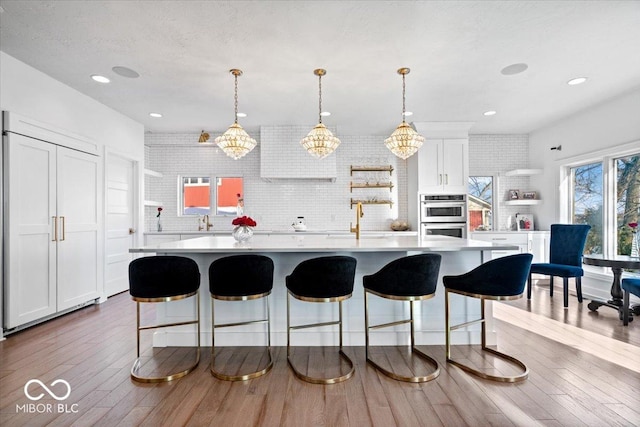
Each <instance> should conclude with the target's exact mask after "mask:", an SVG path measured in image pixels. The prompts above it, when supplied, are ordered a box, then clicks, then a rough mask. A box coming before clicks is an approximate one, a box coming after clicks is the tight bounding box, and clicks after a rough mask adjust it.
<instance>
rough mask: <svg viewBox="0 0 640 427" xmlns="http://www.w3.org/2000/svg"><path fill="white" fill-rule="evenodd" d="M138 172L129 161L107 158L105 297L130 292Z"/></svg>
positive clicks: (112, 156) (111, 155) (110, 156)
mask: <svg viewBox="0 0 640 427" xmlns="http://www.w3.org/2000/svg"><path fill="white" fill-rule="evenodd" d="M134 170H135V164H134V162H133V161H131V160H129V159H125V158H123V157H120V156H117V155H114V154H109V155H108V157H107V217H106V221H105V223H106V236H107V239H106V253H105V258H106V262H105V283H104V289H105V296H107V297H110V296H112V295H115V294H117V293H120V292H123V291H126V290H128V289H129V263H130V262H131V259H132V258H133V257H132V254H130V253H129V248H131V247H132V246H133V243H134V236H135V234H134V233H135V220H134V214H135V212H134V204H133V199H134V179H133V176H134Z"/></svg>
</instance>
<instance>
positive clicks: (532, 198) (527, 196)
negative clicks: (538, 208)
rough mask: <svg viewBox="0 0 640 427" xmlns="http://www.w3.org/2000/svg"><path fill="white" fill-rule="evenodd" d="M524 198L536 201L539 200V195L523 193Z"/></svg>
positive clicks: (532, 192) (529, 192)
mask: <svg viewBox="0 0 640 427" xmlns="http://www.w3.org/2000/svg"><path fill="white" fill-rule="evenodd" d="M522 198H523V199H524V200H535V199H537V198H538V193H536V192H535V191H523V192H522Z"/></svg>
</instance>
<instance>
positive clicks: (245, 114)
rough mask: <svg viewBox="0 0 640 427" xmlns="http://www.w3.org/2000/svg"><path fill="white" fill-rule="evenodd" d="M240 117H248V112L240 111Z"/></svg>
mask: <svg viewBox="0 0 640 427" xmlns="http://www.w3.org/2000/svg"><path fill="white" fill-rule="evenodd" d="M238 117H247V113H238Z"/></svg>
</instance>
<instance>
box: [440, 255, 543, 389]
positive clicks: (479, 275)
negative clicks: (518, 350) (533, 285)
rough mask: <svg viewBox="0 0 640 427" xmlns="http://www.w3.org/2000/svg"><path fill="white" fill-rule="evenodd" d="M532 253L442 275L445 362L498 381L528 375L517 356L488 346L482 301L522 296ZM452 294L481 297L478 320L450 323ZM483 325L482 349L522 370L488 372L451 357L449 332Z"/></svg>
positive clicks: (520, 378)
mask: <svg viewBox="0 0 640 427" xmlns="http://www.w3.org/2000/svg"><path fill="white" fill-rule="evenodd" d="M532 259H533V255H531V254H517V255H511V256H506V257H503V258H498V259H494V260H492V261H488V262H486V263H484V264H482V265H480V266H479V267H476V268H474V269H473V270H471V271H469V272H468V273H465V274H461V275H459V276H444V277H443V278H442V281H443V283H444V299H445V328H446V352H447V362H449V363H451V364H453V365H455V366H457V367H459V368H461V369H463V370H464V371H467V372H469V373H471V374H473V375H476V376H478V377H480V378H484V379H487V380H493V381H500V382H509V383H513V382H518V381H524V380H525V379H527V377H528V376H529V369H528V368H527V366H526V365H525V364H524V363H522V362H521V361H519V360H518V359H516V358H514V357H512V356H509V355H507V354H504V353H500V352H499V351H497V350H494V349H492V348H489V347H487V333H486V322H485V301H486V300H496V301H499V300H501V301H506V300H514V299H518V298H521V297H522V293H523V292H524V287H525V285H526V283H527V277H528V275H529V268H530V267H531V260H532ZM450 293H455V294H459V295H463V296H466V297H471V298H478V299H480V313H481V314H480V319H477V320H472V321H469V322H465V323H461V324H459V325H453V326H452V325H451V319H450V315H451V311H450V307H449V303H450V301H449V294H450ZM476 323H481V324H482V338H481V339H482V350H484V351H486V352H488V353H491V354H493V355H495V356H497V357H499V358H501V359H504V360H507V361H509V362H511V363H513V364H514V365H517V366H518V367H520V368H521V369H522V373H520V374H519V375H513V376H496V375H489V374H486V373H484V372H481V371H478V370H476V369H473V368H470V367H469V366H466V365H464V364H462V363H460V362H458V361H456V360H453V359H452V358H451V331H452V330H455V329H459V328H464V327H466V326H470V325H474V324H476Z"/></svg>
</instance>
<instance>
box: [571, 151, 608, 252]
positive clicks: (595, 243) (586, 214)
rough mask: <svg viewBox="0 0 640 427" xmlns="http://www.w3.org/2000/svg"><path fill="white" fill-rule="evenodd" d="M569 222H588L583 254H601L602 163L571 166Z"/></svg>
mask: <svg viewBox="0 0 640 427" xmlns="http://www.w3.org/2000/svg"><path fill="white" fill-rule="evenodd" d="M571 187H572V194H573V198H572V204H571V223H572V224H589V225H590V226H591V230H590V231H589V235H588V236H587V243H586V244H585V247H584V253H585V254H601V253H602V248H603V238H602V237H603V236H602V231H603V217H602V213H603V212H602V207H603V194H602V163H601V162H598V163H590V164H586V165H581V166H576V167H572V168H571Z"/></svg>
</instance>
